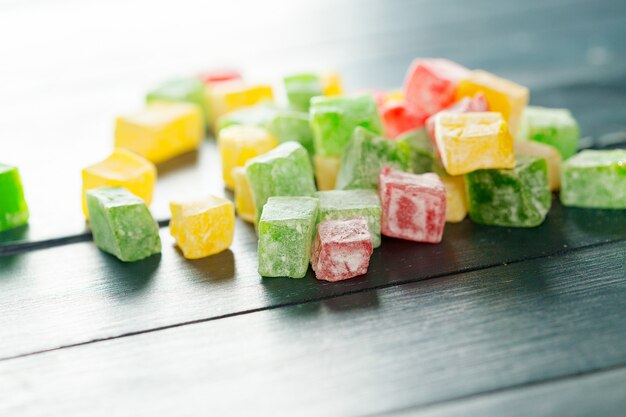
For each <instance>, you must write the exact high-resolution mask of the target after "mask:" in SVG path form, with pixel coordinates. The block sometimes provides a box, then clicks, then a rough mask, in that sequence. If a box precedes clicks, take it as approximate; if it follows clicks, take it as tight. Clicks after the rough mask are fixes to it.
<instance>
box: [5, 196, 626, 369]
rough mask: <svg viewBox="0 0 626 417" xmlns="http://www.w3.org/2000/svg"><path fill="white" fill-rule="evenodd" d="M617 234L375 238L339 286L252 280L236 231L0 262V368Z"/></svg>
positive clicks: (570, 217)
mask: <svg viewBox="0 0 626 417" xmlns="http://www.w3.org/2000/svg"><path fill="white" fill-rule="evenodd" d="M624 224H626V211H601V210H582V209H564V208H562V207H561V206H560V205H558V204H556V203H555V207H554V209H553V210H552V212H551V213H550V215H549V216H548V219H547V220H546V222H545V223H544V224H543V225H542V226H540V227H539V228H536V229H514V228H500V227H488V226H480V225H476V224H473V223H471V222H470V221H469V220H466V221H464V222H463V223H460V224H455V225H447V226H446V229H445V233H444V237H443V242H442V243H441V244H437V245H430V244H418V243H410V242H407V241H402V240H397V239H387V238H385V239H384V240H383V245H382V247H381V248H380V249H377V250H376V251H374V254H373V256H372V259H371V262H370V267H369V271H368V274H367V275H365V276H364V277H361V278H356V279H353V280H349V281H345V282H340V283H325V282H320V281H317V280H316V279H314V277H313V275H312V273H311V271H309V274H308V275H307V277H306V278H305V279H302V280H292V279H287V278H280V279H262V278H261V277H260V276H259V275H258V273H257V271H256V268H257V258H256V256H257V255H256V244H257V243H256V242H257V240H256V235H255V233H254V230H253V228H252V227H251V226H250V225H248V224H244V223H242V222H238V223H237V225H236V226H237V227H236V232H235V242H234V244H233V246H232V247H231V249H230V250H228V251H227V252H224V253H222V254H219V255H216V256H211V257H208V258H205V259H201V260H197V261H187V260H185V259H183V258H182V256H181V255H180V253H179V252H178V250H177V249H176V248H175V247H174V242H173V239H172V238H171V237H170V236H169V234H168V229H162V233H161V237H162V240H163V253H162V255H161V256H156V257H152V258H149V259H148V260H145V261H141V262H135V263H132V264H124V263H121V262H119V261H118V260H117V259H115V258H113V257H111V256H109V255H107V254H105V253H103V252H100V251H99V250H98V249H97V248H96V247H95V245H93V243H91V242H88V243H77V244H74V245H67V246H62V247H58V248H52V249H47V250H42V251H35V252H30V253H25V254H19V255H14V256H6V257H0V340H2V343H1V344H0V358H6V357H11V356H15V355H21V354H27V353H31V352H36V351H40V350H45V349H52V348H56V347H59V346H65V345H71V344H76V343H84V342H89V341H91V340H93V339H101V338H108V337H117V336H120V335H124V334H127V333H133V332H141V331H145V330H149V329H157V328H161V327H163V326H172V325H177V324H179V323H184V322H190V321H196V320H207V319H211V318H219V317H222V316H224V315H231V314H237V313H239V312H242V311H250V310H255V309H265V308H268V307H273V306H278V305H285V304H289V303H299V302H303V301H307V300H312V299H319V298H322V297H329V296H335V295H339V294H345V293H349V292H352V291H360V290H363V289H367V288H374V287H383V286H388V285H393V284H397V283H403V282H411V281H417V280H422V279H426V278H432V277H437V276H441V275H445V274H451V273H454V272H458V271H469V270H473V269H481V268H488V267H490V266H494V265H502V264H508V263H514V262H521V261H524V260H526V259H529V258H536V257H542V256H550V255H555V254H561V253H565V252H567V251H570V250H573V249H575V248H580V247H584V246H588V245H597V244H603V243H606V242H610V241H615V240H622V241H624V239H626V229H624V228H623V225H624ZM613 248H614V249H615V250H618V248H619V246H613Z"/></svg>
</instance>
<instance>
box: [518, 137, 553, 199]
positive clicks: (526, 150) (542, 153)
mask: <svg viewBox="0 0 626 417" xmlns="http://www.w3.org/2000/svg"><path fill="white" fill-rule="evenodd" d="M515 154H516V155H529V156H536V157H539V158H543V159H545V160H546V162H547V163H548V187H550V191H556V190H558V189H559V188H561V162H562V160H563V158H562V157H561V153H560V152H559V151H558V150H557V149H556V148H554V147H552V146H550V145H546V144H544V143H541V142H535V141H531V140H529V141H519V142H515Z"/></svg>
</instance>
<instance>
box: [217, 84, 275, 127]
mask: <svg viewBox="0 0 626 417" xmlns="http://www.w3.org/2000/svg"><path fill="white" fill-rule="evenodd" d="M206 88H207V100H208V102H209V107H210V113H211V122H212V125H213V126H215V122H216V121H217V119H218V118H219V117H220V116H222V115H224V114H226V113H229V112H231V111H233V110H237V109H239V108H241V107H248V106H254V105H255V104H258V103H260V102H262V101H274V92H273V91H272V87H271V86H270V85H266V84H246V83H244V82H243V81H239V80H235V81H226V82H221V83H217V84H214V85H208V86H207V87H206Z"/></svg>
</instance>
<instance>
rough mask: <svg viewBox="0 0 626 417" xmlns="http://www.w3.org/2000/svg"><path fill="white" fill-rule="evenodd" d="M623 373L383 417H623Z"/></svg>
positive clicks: (625, 406)
mask: <svg viewBox="0 0 626 417" xmlns="http://www.w3.org/2000/svg"><path fill="white" fill-rule="evenodd" d="M624 387H626V369H625V368H624V367H623V366H622V367H619V368H618V369H615V370H610V371H605V372H598V373H592V374H590V375H584V376H574V377H569V378H564V379H562V380H558V381H547V382H545V383H541V384H538V385H534V386H530V387H524V388H520V389H512V390H505V391H504V392H498V393H495V394H487V395H478V396H476V397H473V398H471V399H467V400H456V401H452V402H450V403H445V404H443V405H441V406H433V407H427V408H426V409H423V410H420V409H419V408H410V409H407V410H401V411H397V412H391V413H385V415H389V416H394V417H400V416H420V417H452V416H463V417H465V416H481V417H489V416H494V417H496V416H497V417H514V416H519V417H527V416H533V417H551V416H567V417H588V416H603V417H623V416H624V415H625V414H626V395H624Z"/></svg>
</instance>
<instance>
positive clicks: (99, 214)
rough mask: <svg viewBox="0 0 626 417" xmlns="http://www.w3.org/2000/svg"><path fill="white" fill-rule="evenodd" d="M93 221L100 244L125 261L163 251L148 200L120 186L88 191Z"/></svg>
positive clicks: (91, 220) (94, 232)
mask: <svg viewBox="0 0 626 417" xmlns="http://www.w3.org/2000/svg"><path fill="white" fill-rule="evenodd" d="M86 197H87V209H88V210H89V223H90V224H91V230H92V232H93V240H94V242H95V243H96V245H97V246H98V247H99V248H100V249H102V250H103V251H105V252H108V253H110V254H111V255H113V256H116V257H117V258H118V259H119V260H121V261H124V262H133V261H138V260H140V259H144V258H147V257H149V256H151V255H154V254H156V253H160V252H161V238H160V237H159V225H158V224H157V222H156V221H155V220H154V218H153V217H152V214H150V210H148V206H146V203H144V201H143V200H142V199H141V198H139V197H137V196H136V195H134V194H133V193H131V192H130V191H128V190H127V189H125V188H120V187H102V188H95V189H93V190H89V191H87V193H86Z"/></svg>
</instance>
